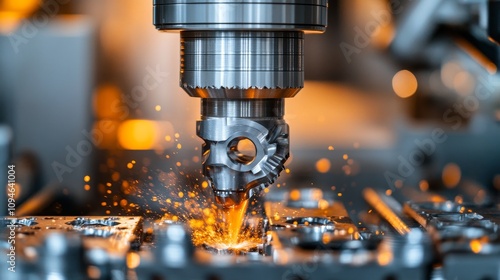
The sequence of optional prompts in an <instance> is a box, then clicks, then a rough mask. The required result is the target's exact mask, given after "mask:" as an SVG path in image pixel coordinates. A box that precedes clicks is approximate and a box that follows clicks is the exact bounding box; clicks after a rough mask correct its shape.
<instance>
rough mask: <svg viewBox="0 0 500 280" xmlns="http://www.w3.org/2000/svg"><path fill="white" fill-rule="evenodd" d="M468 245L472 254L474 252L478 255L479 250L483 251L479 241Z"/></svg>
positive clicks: (473, 241)
mask: <svg viewBox="0 0 500 280" xmlns="http://www.w3.org/2000/svg"><path fill="white" fill-rule="evenodd" d="M469 245H470V249H471V250H472V252H474V254H478V253H480V252H481V250H482V249H483V244H482V243H481V241H479V240H472V241H471V242H470V244H469Z"/></svg>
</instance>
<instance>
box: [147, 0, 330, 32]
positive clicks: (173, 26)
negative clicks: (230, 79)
mask: <svg viewBox="0 0 500 280" xmlns="http://www.w3.org/2000/svg"><path fill="white" fill-rule="evenodd" d="M153 7H154V24H155V26H156V27H157V28H158V29H161V30H221V29H226V30H228V29H233V30H234V29H237V30H253V29H267V30H269V29H273V30H308V31H319V32H322V31H324V30H325V28H326V8H327V1H326V0H313V1H307V0H294V1H284V0H273V1H262V0H259V1H248V0H246V1H221V0H218V1H199V0H183V1H175V0H156V1H154V3H153Z"/></svg>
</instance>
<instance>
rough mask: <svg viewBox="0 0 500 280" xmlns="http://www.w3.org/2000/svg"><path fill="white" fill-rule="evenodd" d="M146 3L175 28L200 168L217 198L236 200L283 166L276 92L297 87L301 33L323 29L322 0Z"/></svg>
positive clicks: (285, 147)
mask: <svg viewBox="0 0 500 280" xmlns="http://www.w3.org/2000/svg"><path fill="white" fill-rule="evenodd" d="M153 5H154V6H153V9H154V15H153V17H154V19H153V21H154V24H155V26H156V28H157V29H159V30H167V31H168V30H178V31H180V34H181V69H180V73H181V78H180V86H181V87H182V88H183V89H184V90H185V91H186V92H187V93H188V94H189V95H190V96H193V97H200V98H201V99H202V100H201V120H200V121H199V122H198V123H197V134H198V136H199V137H201V138H202V139H203V140H204V141H205V143H204V145H203V172H204V174H205V175H206V176H207V177H208V178H209V179H210V182H211V186H212V188H213V190H214V193H215V197H216V200H217V202H218V203H220V204H222V205H224V206H226V207H229V206H234V205H235V204H240V203H241V201H242V200H246V199H249V198H250V197H251V196H252V195H254V194H255V193H258V192H260V191H261V190H262V189H263V188H265V187H267V186H268V185H269V184H272V183H273V182H274V181H275V180H276V178H277V177H278V175H279V174H280V172H281V171H283V169H284V163H285V161H286V160H287V158H288V156H289V132H288V125H287V124H286V122H285V121H284V119H283V115H284V113H285V109H284V107H285V104H284V103H285V101H284V98H287V97H293V96H295V94H297V92H298V91H299V90H300V89H301V88H302V87H303V86H304V46H303V45H304V43H303V40H304V31H306V32H323V31H324V30H325V28H326V14H327V12H326V9H327V1H326V0H317V1H238V2H234V3H233V2H227V1H209V2H200V1H170V0H157V1H154V4H153Z"/></svg>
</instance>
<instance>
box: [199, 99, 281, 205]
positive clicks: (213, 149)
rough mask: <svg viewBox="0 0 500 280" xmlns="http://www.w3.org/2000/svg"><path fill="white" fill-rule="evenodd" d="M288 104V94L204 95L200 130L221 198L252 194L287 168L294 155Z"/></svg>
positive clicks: (208, 170) (230, 200)
mask: <svg viewBox="0 0 500 280" xmlns="http://www.w3.org/2000/svg"><path fill="white" fill-rule="evenodd" d="M283 104H284V102H283V100H282V99H245V100H226V99H204V100H203V101H202V120H201V121H199V122H198V125H197V134H198V136H199V137H201V138H202V139H204V140H205V143H204V145H203V166H204V168H203V172H204V174H205V175H206V176H207V177H208V178H209V179H210V181H211V183H212V188H213V189H214V192H215V196H216V200H217V202H219V203H220V204H222V205H224V206H231V205H233V204H238V203H239V202H241V200H243V199H248V198H249V197H251V196H252V195H253V194H255V193H256V192H258V191H260V190H261V189H263V188H264V187H267V186H268V185H269V184H272V183H273V182H274V181H275V180H276V178H277V177H278V175H279V174H280V172H281V171H283V169H284V163H285V161H286V160H287V158H288V155H289V142H288V125H287V124H286V123H285V121H284V120H283V118H282V116H283ZM245 143H246V144H245ZM242 144H243V145H245V146H246V147H243V146H242Z"/></svg>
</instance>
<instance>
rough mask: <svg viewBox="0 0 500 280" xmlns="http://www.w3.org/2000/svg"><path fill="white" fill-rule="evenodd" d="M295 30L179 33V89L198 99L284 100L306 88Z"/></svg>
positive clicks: (301, 45) (300, 37)
mask: <svg viewBox="0 0 500 280" xmlns="http://www.w3.org/2000/svg"><path fill="white" fill-rule="evenodd" d="M303 48H304V38H303V33H302V32H299V31H183V32H181V50H182V51H181V87H182V88H183V89H184V90H185V91H186V92H187V93H188V94H189V95H190V96H194V97H201V98H233V99H241V98H285V97H293V96H294V95H295V94H297V92H299V90H300V89H301V88H302V87H303V86H304V57H303V52H304V50H303Z"/></svg>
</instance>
